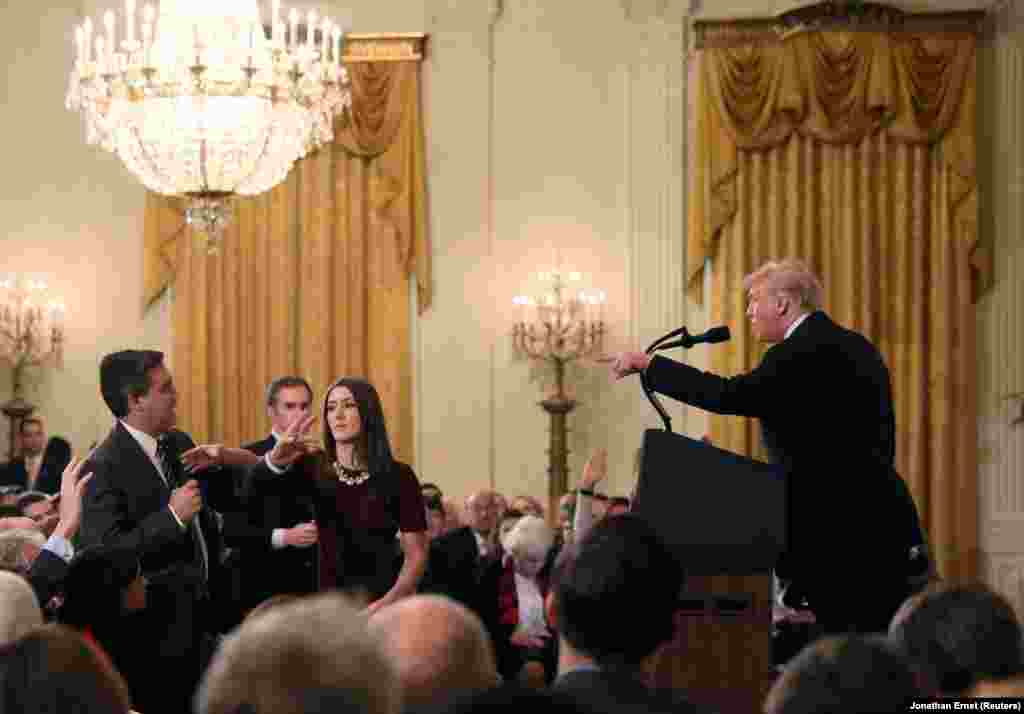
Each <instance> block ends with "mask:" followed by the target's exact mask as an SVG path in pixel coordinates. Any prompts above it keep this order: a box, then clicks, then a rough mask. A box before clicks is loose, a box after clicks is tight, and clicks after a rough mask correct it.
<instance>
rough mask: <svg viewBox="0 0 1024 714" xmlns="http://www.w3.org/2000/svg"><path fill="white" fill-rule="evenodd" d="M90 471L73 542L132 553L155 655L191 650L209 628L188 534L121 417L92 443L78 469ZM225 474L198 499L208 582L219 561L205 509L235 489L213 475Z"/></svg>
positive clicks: (180, 437) (177, 447) (179, 447)
mask: <svg viewBox="0 0 1024 714" xmlns="http://www.w3.org/2000/svg"><path fill="white" fill-rule="evenodd" d="M168 436H169V437H170V438H171V439H172V445H173V446H172V450H173V453H174V454H179V455H180V454H181V453H182V452H183V451H185V450H187V449H189V448H191V447H192V446H193V442H192V439H191V438H189V436H188V435H187V434H185V433H184V432H180V431H173V432H171V433H170V434H169V435H168ZM88 472H92V474H93V478H92V481H90V483H89V485H88V486H87V487H86V490H85V496H84V499H83V506H82V526H81V530H80V532H79V546H80V547H89V546H91V545H96V544H99V543H106V544H109V545H114V546H120V547H126V548H129V549H131V550H132V551H134V552H135V553H136V554H137V555H138V557H139V560H140V561H141V563H142V571H143V573H144V574H145V575H146V579H147V580H148V583H149V585H148V588H147V606H146V609H147V612H148V614H149V617H148V618H147V619H148V622H149V623H150V624H151V625H152V627H153V631H152V632H151V633H150V635H151V636H152V637H153V640H152V641H153V644H154V646H155V647H156V648H157V653H158V654H159V655H160V656H164V657H186V656H193V655H194V654H195V651H196V647H197V646H198V640H199V637H200V635H201V634H202V633H203V632H204V631H205V630H206V629H207V625H206V623H205V622H204V621H203V615H204V613H202V612H201V611H200V610H199V607H198V605H199V602H200V601H201V600H202V599H203V596H204V595H205V592H204V590H205V588H204V584H203V578H202V567H201V565H200V561H199V560H198V559H197V558H196V552H195V545H194V542H193V540H192V535H191V532H190V530H189V529H188V528H186V529H182V528H181V526H179V525H178V522H177V520H175V518H174V516H173V515H172V514H171V512H170V509H169V508H168V506H167V504H168V501H169V499H170V495H171V490H170V488H169V487H168V485H167V484H165V483H164V480H163V479H162V478H161V477H160V474H159V472H158V471H157V470H156V468H155V467H154V466H153V463H152V462H151V461H150V460H149V457H148V456H146V453H145V452H144V451H143V450H142V447H141V446H139V443H138V442H137V441H135V439H134V438H133V437H132V435H131V434H129V433H128V431H127V430H126V429H125V428H124V426H122V425H121V423H120V422H118V423H117V424H116V425H115V426H114V429H113V430H112V431H111V432H110V435H109V436H108V437H107V438H106V439H105V440H104V441H103V443H102V444H100V445H99V446H98V447H97V448H96V451H95V452H94V453H93V455H92V458H91V461H90V463H89V464H88V465H87V466H86V467H85V470H84V472H83V473H88ZM200 476H202V474H200ZM223 476H225V474H218V473H214V474H211V476H210V479H209V481H204V482H203V487H204V504H203V508H202V510H201V511H200V512H199V513H198V514H197V517H198V518H199V519H200V525H201V526H202V530H203V535H204V538H205V540H206V545H207V551H208V553H209V559H208V563H209V569H210V580H211V581H212V580H214V579H215V577H216V569H217V567H218V566H219V560H220V558H219V554H220V537H219V533H218V528H217V524H216V521H215V520H214V518H213V515H212V512H211V510H210V509H211V507H217V505H218V503H222V502H223V500H224V499H225V498H230V496H231V495H232V493H231V492H232V490H233V489H232V484H231V483H230V480H229V479H227V478H218V477H223Z"/></svg>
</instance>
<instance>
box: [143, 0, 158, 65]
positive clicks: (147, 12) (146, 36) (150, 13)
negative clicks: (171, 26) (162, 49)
mask: <svg viewBox="0 0 1024 714" xmlns="http://www.w3.org/2000/svg"><path fill="white" fill-rule="evenodd" d="M155 20H156V9H155V8H154V7H153V6H152V5H146V7H144V8H143V9H142V52H143V54H144V56H145V61H146V66H147V67H151V66H153V58H152V56H151V55H152V50H153V22H154V21H155Z"/></svg>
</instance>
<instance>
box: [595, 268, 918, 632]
mask: <svg viewBox="0 0 1024 714" xmlns="http://www.w3.org/2000/svg"><path fill="white" fill-rule="evenodd" d="M743 287H744V290H745V292H746V293H747V297H748V305H747V317H748V318H749V319H750V325H751V330H752V332H753V334H754V336H755V337H756V338H757V339H759V340H760V341H763V342H768V343H773V344H772V346H771V347H769V348H768V350H767V351H766V352H765V354H764V357H763V358H762V360H761V363H760V364H758V365H757V367H755V368H754V369H753V370H752V371H751V372H749V373H747V374H741V375H738V376H735V377H720V376H718V375H715V374H711V373H709V372H703V371H701V370H698V369H695V368H693V367H690V366H689V365H686V364H682V363H679V362H675V361H673V360H671V359H667V358H665V357H662V356H655V357H651V356H649V355H647V354H645V353H643V352H625V353H621V354H618V355H615V356H613V357H609V358H607V359H608V361H609V362H610V363H611V366H612V372H613V375H614V377H615V378H616V379H621V378H622V377H624V376H626V375H629V374H634V373H643V375H644V379H645V381H646V383H647V385H648V386H649V387H650V388H652V389H653V390H654V391H656V392H659V393H661V394H665V395H667V396H669V397H672V398H674V399H678V400H679V401H681V402H685V403H686V404H690V405H693V406H696V407H699V408H701V409H705V410H707V411H710V412H714V413H716V414H733V415H739V416H747V417H756V418H758V419H759V420H760V422H761V429H762V434H763V440H764V445H765V448H766V450H767V452H768V454H769V456H770V458H771V460H772V461H773V462H774V463H777V464H779V465H780V466H781V467H782V468H783V470H784V471H785V473H786V476H787V486H786V488H787V511H788V512H787V549H786V552H785V554H784V556H783V559H782V561H781V562H780V563H779V566H778V570H779V574H780V576H782V577H786V578H791V579H793V580H794V581H795V583H796V585H797V586H798V587H799V588H800V589H801V590H802V591H803V592H804V594H805V595H806V597H807V600H808V603H809V605H810V608H811V609H812V610H813V611H814V613H815V616H816V617H817V619H818V622H819V623H821V624H822V626H823V627H824V629H825V631H826V632H828V633H840V632H851V631H855V632H872V631H884V630H885V628H886V626H887V623H888V621H889V619H890V618H891V617H892V615H893V613H894V612H895V611H896V609H897V608H898V606H899V604H900V602H901V601H902V599H903V597H904V596H905V595H906V594H907V585H906V582H907V570H908V559H909V557H910V556H909V550H910V547H911V546H912V545H913V543H911V542H910V540H911V538H910V536H909V535H908V534H910V533H912V532H913V531H914V528H913V522H915V521H914V519H916V512H915V510H914V506H913V502H912V501H911V500H910V499H909V498H906V497H905V493H906V490H905V485H903V484H902V479H901V478H900V476H899V474H897V473H896V471H895V450H896V419H895V411H894V408H893V401H892V387H891V383H890V379H889V370H888V368H887V367H886V365H885V362H884V361H883V359H882V355H881V354H880V353H879V351H878V349H877V348H876V347H875V346H874V345H873V344H871V342H869V341H868V340H867V339H866V338H865V337H863V336H862V335H860V334H858V333H856V332H853V331H851V330H848V329H845V328H843V327H841V326H840V325H837V324H836V323H835V322H833V321H832V320H831V319H830V318H829V316H828V315H826V314H825V313H824V312H823V311H822V309H821V305H822V288H821V283H820V281H819V280H818V278H817V277H816V276H815V275H814V274H813V273H812V272H811V271H810V270H809V269H808V268H807V267H806V265H805V264H804V263H802V262H801V261H797V260H786V261H782V262H770V263H767V264H765V265H764V266H762V267H761V268H760V269H759V270H757V271H755V272H754V273H752V274H751V275H748V276H747V277H746V278H745V279H744V282H743ZM696 477H697V478H699V475H697V476H696ZM738 497H739V498H742V494H739V495H738ZM865 577H870V581H869V582H862V579H863V578H865ZM855 583H861V584H862V585H863V587H859V586H857V585H855Z"/></svg>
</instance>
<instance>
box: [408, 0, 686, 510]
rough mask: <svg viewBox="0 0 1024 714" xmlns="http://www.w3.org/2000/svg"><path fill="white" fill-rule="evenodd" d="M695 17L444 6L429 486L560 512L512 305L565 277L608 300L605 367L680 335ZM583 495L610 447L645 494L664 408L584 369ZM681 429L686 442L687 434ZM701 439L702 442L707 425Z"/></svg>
mask: <svg viewBox="0 0 1024 714" xmlns="http://www.w3.org/2000/svg"><path fill="white" fill-rule="evenodd" d="M684 5H685V3H673V2H669V3H665V2H661V3H654V2H610V1H607V0H602V1H601V2H591V3H586V4H581V3H555V2H547V1H541V0H524V1H522V2H505V3H499V2H491V3H488V2H479V1H476V2H472V1H471V2H449V3H447V4H446V5H445V4H440V3H439V4H437V5H436V6H434V5H432V6H431V11H430V12H429V13H428V14H429V24H428V26H427V27H426V28H425V29H426V30H427V32H429V33H430V36H431V41H430V48H431V49H430V59H429V61H428V62H427V65H426V67H425V70H426V80H427V81H426V92H425V96H426V115H427V124H428V131H427V151H428V161H429V176H430V192H431V229H432V232H431V239H432V241H433V247H434V251H435V255H437V256H438V259H437V262H436V266H435V267H436V273H435V276H436V302H435V306H434V308H433V309H432V310H431V311H430V312H429V313H427V314H426V315H424V316H423V318H422V320H421V321H420V324H419V325H418V340H417V347H416V349H417V354H418V359H417V373H416V424H417V454H418V458H417V461H418V467H419V471H420V476H421V478H423V479H424V480H430V481H435V482H438V483H440V484H441V485H442V487H443V488H444V489H445V490H446V492H449V493H451V494H453V495H457V496H461V495H465V494H467V493H468V492H470V491H471V490H472V489H474V488H477V487H479V486H481V485H492V486H494V487H496V488H498V489H499V490H501V491H502V492H504V493H506V494H508V495H515V494H517V493H529V494H533V495H535V496H538V497H543V496H545V495H546V485H545V484H546V469H547V454H546V449H547V440H548V431H547V430H548V417H547V415H546V414H545V413H544V412H543V411H542V410H541V408H540V407H539V406H538V404H537V402H538V401H539V400H540V399H541V398H542V396H543V394H544V391H545V389H546V388H549V387H550V380H549V379H544V377H545V376H549V374H550V373H545V372H543V371H541V370H537V369H531V367H530V365H529V364H527V363H525V362H524V361H522V360H517V359H516V358H515V355H514V354H513V350H512V345H511V341H510V338H509V333H510V328H511V323H512V321H513V319H515V317H516V312H515V311H514V310H513V305H512V303H511V299H512V297H513V296H514V295H517V294H520V293H523V292H526V291H527V288H528V287H529V285H530V276H531V274H532V273H534V272H536V271H537V270H540V269H544V268H550V266H551V263H552V262H553V260H554V257H553V256H554V254H555V253H556V252H557V254H558V255H559V257H560V259H561V260H562V261H564V262H565V263H566V264H568V265H571V266H573V267H574V268H575V269H577V270H580V271H582V272H584V273H586V274H589V275H590V276H592V278H593V281H594V283H595V284H596V285H598V286H600V287H601V288H603V289H604V290H605V291H606V292H607V294H608V302H609V305H608V307H607V309H606V316H607V319H608V323H609V330H610V336H609V339H608V347H609V348H622V347H635V346H637V345H640V344H642V343H644V342H645V341H649V340H650V339H652V338H654V337H656V336H657V335H658V334H660V333H662V332H665V331H667V330H669V329H671V328H673V327H675V326H677V325H679V324H681V323H682V322H683V320H684V319H685V318H686V317H687V316H688V313H692V312H693V310H692V309H691V307H690V306H688V305H687V304H686V303H685V301H684V299H683V297H682V285H681V277H682V276H681V266H682V259H683V253H682V251H683V238H684V236H683V229H684V221H683V216H684V215H685V193H684V190H683V177H684V171H685V164H684V148H685V147H684V140H685V132H684V121H685V96H686V92H685V75H684V70H685V64H684V57H685V50H686V44H685V43H686V35H685V32H684V26H685V23H684V17H683V13H682V10H681V7H682V6H684ZM569 382H570V384H571V385H572V387H573V388H574V391H575V396H576V398H577V399H578V401H579V402H580V405H579V406H578V407H577V409H576V411H575V412H574V413H572V414H571V415H570V417H569V423H570V429H571V433H570V436H569V446H570V449H571V453H570V457H569V470H570V483H571V482H572V480H573V479H574V478H576V477H577V476H578V474H579V471H580V469H581V467H582V464H583V462H584V460H585V459H586V457H587V455H588V454H589V453H590V451H591V450H593V449H594V448H597V447H599V446H607V448H608V450H609V459H610V474H611V476H610V478H609V484H608V489H609V491H610V492H612V493H627V492H628V491H629V490H630V488H631V487H632V483H633V476H632V473H631V470H632V462H633V454H634V451H635V450H636V448H637V447H638V446H639V440H640V434H641V431H642V429H643V428H644V427H645V426H654V425H655V419H654V417H653V412H652V411H651V409H650V407H649V406H648V405H647V404H646V402H645V401H644V400H643V397H642V395H641V393H640V391H639V387H638V384H637V382H636V380H635V379H633V380H628V381H626V382H623V383H619V384H614V385H613V384H612V383H611V382H610V380H609V379H608V375H607V371H606V370H605V369H604V368H600V367H597V368H594V367H583V366H580V367H577V368H575V369H573V370H572V371H571V373H570V377H569ZM674 410H675V412H676V422H675V423H676V428H677V429H680V430H682V429H683V428H685V427H686V426H687V423H686V420H685V418H684V417H683V416H682V415H681V414H682V411H681V409H679V408H678V407H675V408H674ZM698 426H699V425H698Z"/></svg>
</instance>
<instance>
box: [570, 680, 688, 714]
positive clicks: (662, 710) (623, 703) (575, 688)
mask: <svg viewBox="0 0 1024 714" xmlns="http://www.w3.org/2000/svg"><path fill="white" fill-rule="evenodd" d="M551 690H552V691H553V692H557V693H559V694H561V695H565V696H567V697H569V698H571V699H572V700H573V701H575V702H576V704H577V705H578V706H579V708H580V709H581V710H583V711H585V712H588V713H590V714H601V713H602V712H608V713H609V714H613V713H614V714H617V713H618V712H636V713H637V714H646V713H650V714H670V713H671V714H688V713H690V712H693V713H694V714H696V712H700V711H702V710H701V709H698V708H697V707H696V706H694V705H693V704H692V703H690V702H688V701H686V700H685V699H682V698H680V697H678V696H677V695H676V693H675V692H666V691H660V690H652V689H649V688H647V687H646V686H645V685H644V684H643V682H641V681H640V680H639V679H637V678H636V677H634V676H632V675H630V674H628V673H620V672H607V671H600V670H577V671H575V672H568V673H566V674H564V675H562V676H561V677H559V678H558V679H556V680H555V682H554V684H552V685H551Z"/></svg>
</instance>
